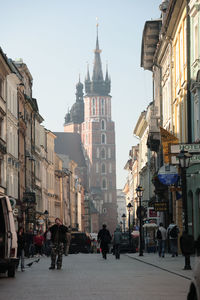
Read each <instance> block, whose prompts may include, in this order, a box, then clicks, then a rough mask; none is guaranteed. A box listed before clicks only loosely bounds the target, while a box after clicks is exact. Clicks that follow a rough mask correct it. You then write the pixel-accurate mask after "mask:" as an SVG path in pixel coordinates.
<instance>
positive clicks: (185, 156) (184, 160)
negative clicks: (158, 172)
mask: <svg viewBox="0 0 200 300" xmlns="http://www.w3.org/2000/svg"><path fill="white" fill-rule="evenodd" d="M177 157H178V159H179V167H180V169H181V186H182V201H183V228H184V233H185V235H186V236H187V235H188V209H187V180H186V169H187V168H188V167H189V164H190V158H191V157H192V155H191V154H190V153H189V152H188V151H184V149H182V150H181V151H180V153H179V154H178V155H177ZM191 269H192V268H191V265H190V255H189V254H187V255H185V266H184V270H191Z"/></svg>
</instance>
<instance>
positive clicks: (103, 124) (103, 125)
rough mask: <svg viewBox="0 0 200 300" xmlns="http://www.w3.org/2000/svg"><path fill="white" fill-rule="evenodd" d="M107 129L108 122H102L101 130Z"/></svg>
mask: <svg viewBox="0 0 200 300" xmlns="http://www.w3.org/2000/svg"><path fill="white" fill-rule="evenodd" d="M105 129H106V122H105V120H101V130H105Z"/></svg>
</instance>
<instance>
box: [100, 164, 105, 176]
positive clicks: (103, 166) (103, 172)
mask: <svg viewBox="0 0 200 300" xmlns="http://www.w3.org/2000/svg"><path fill="white" fill-rule="evenodd" d="M101 173H102V174H105V173H106V165H105V164H102V165H101Z"/></svg>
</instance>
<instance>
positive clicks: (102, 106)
mask: <svg viewBox="0 0 200 300" xmlns="http://www.w3.org/2000/svg"><path fill="white" fill-rule="evenodd" d="M101 114H102V115H105V99H103V98H102V99H101Z"/></svg>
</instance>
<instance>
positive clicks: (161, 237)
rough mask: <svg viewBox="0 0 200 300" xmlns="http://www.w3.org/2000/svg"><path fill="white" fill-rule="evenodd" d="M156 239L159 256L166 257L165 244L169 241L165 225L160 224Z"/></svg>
mask: <svg viewBox="0 0 200 300" xmlns="http://www.w3.org/2000/svg"><path fill="white" fill-rule="evenodd" d="M156 238H157V241H158V255H159V256H160V257H161V256H162V257H165V243H166V239H167V230H166V229H165V227H164V226H163V223H160V224H159V227H158V229H157V232H156Z"/></svg>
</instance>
